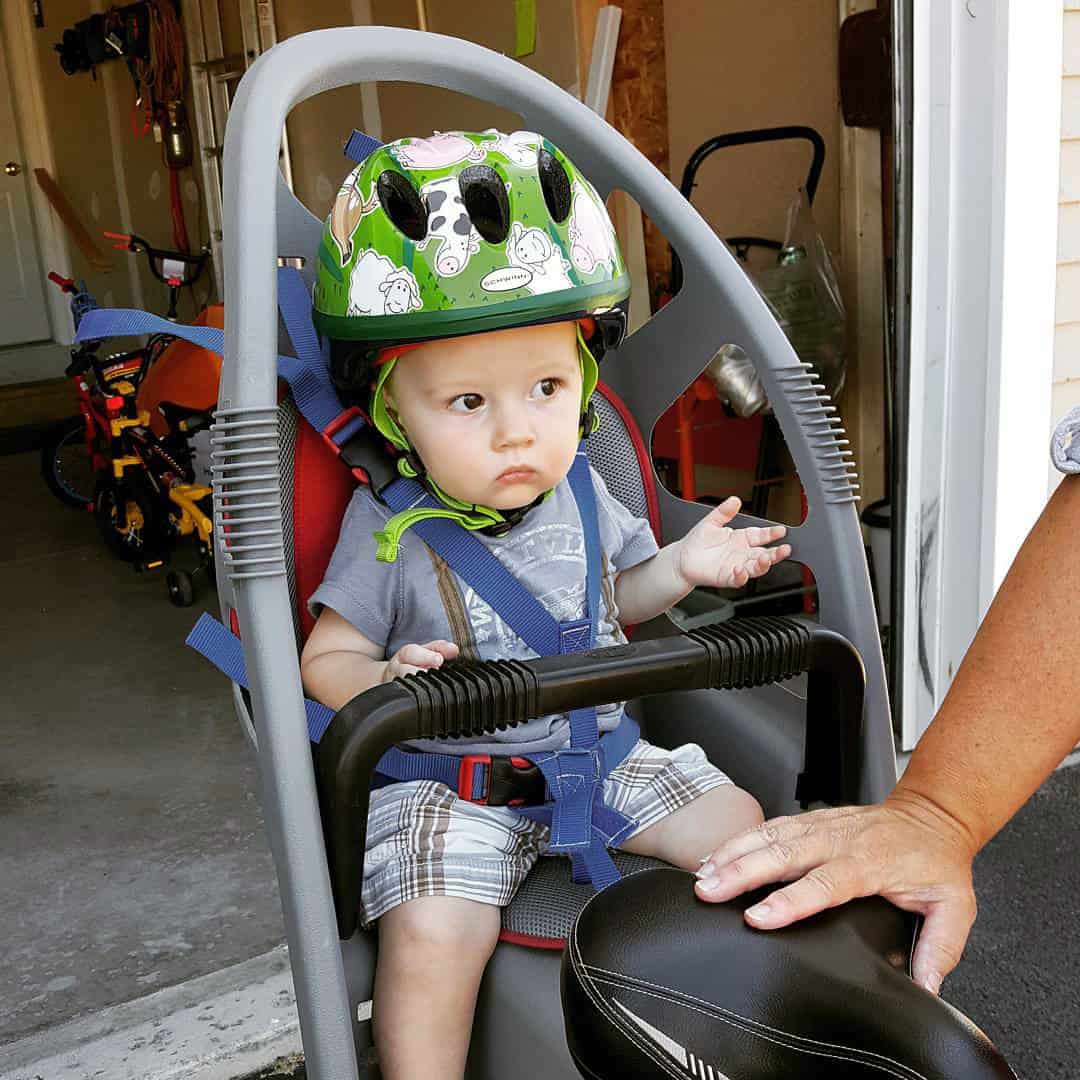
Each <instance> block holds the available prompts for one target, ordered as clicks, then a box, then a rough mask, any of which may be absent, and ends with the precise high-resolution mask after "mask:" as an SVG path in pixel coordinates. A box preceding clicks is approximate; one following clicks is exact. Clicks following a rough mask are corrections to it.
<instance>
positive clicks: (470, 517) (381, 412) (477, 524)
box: [370, 324, 599, 562]
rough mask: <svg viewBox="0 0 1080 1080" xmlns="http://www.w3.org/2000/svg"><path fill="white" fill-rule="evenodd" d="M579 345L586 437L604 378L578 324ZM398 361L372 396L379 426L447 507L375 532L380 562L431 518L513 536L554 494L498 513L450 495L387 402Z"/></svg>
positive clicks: (403, 468) (402, 462)
mask: <svg viewBox="0 0 1080 1080" xmlns="http://www.w3.org/2000/svg"><path fill="white" fill-rule="evenodd" d="M575 331H576V333H577V343H578V360H579V362H580V364H581V425H580V428H579V435H580V437H582V438H584V437H586V436H588V435H591V434H592V432H593V431H595V430H596V428H597V426H598V422H599V418H598V417H597V415H596V412H595V410H594V408H593V406H592V395H593V391H594V390H595V389H596V383H597V380H598V378H599V369H598V366H597V363H596V358H595V357H594V356H593V354H592V352H591V351H590V349H589V347H588V345H586V343H585V339H584V337H583V336H582V333H581V326H580V324H579V325H577V326H575ZM397 361H398V357H397V356H396V355H395V356H391V357H390V358H389V359H388V360H386V362H385V363H383V364H382V366H381V367H380V369H379V375H378V378H377V379H376V380H375V387H374V389H373V390H372V392H371V409H370V412H371V420H372V423H373V424H374V425H375V427H376V428H377V429H378V430H379V431H380V432H381V433H382V435H383V436H384V437H385V438H386V439H387V440H388V441H389V442H390V443H391V444H392V445H393V446H394V448H395V449H396V450H397V451H398V458H397V470H398V472H399V473H400V474H401V475H402V476H404V477H407V478H409V479H414V480H416V481H418V482H419V483H420V484H422V485H423V486H424V487H425V488H426V489H427V491H429V492H430V493H431V494H432V495H433V496H434V497H435V498H436V499H437V500H438V501H439V502H440V503H442V507H423V506H418V507H413V508H412V509H409V510H404V511H402V512H401V513H398V514H395V515H394V516H393V517H392V518H390V520H389V521H388V522H387V523H386V527H385V528H384V529H381V530H380V531H378V532H376V533H375V539H376V541H377V544H378V547H377V548H376V551H375V558H376V559H378V560H379V561H380V562H394V561H395V560H396V559H397V552H398V546H399V545H400V543H401V536H402V534H403V533H404V532H405V530H406V529H408V528H410V527H411V526H412V525H415V524H416V523H417V522H418V521H423V520H425V519H426V518H437V517H441V518H450V519H451V520H454V521H457V522H458V523H459V524H460V525H461V526H462V527H463V528H466V529H469V530H470V531H471V532H482V533H486V534H488V535H489V536H502V535H503V534H504V533H506V532H509V531H510V529H512V528H513V527H514V526H515V525H517V524H518V522H520V521H521V520H522V518H524V517H525V515H526V514H527V513H528V512H529V511H530V510H532V509H533V507H534V506H539V505H540V503H542V502H543V501H544V500H545V499H547V498H548V497H549V496H550V495H551V489H549V490H548V491H544V492H541V493H540V494H539V495H538V496H537V497H536V498H535V499H533V501H532V502H531V503H529V504H528V505H527V506H519V507H516V508H514V509H507V510H497V509H496V508H495V507H492V506H480V505H478V504H476V503H467V502H463V501H462V500H461V499H455V498H454V497H453V496H452V495H448V494H447V493H446V492H445V491H443V490H442V488H440V487H439V485H438V484H436V483H435V481H434V480H433V479H432V478H431V476H430V474H429V473H428V471H427V469H426V468H425V467H424V463H423V462H422V461H421V460H420V456H419V455H418V454H417V453H416V451H415V450H414V449H413V447H412V445H411V444H410V442H409V439H408V436H407V435H406V434H405V432H404V430H403V429H402V428H401V426H400V425H399V424H398V422H397V418H396V417H395V416H394V414H393V413H392V412H391V410H390V408H389V406H388V405H387V403H386V393H385V388H386V383H387V380H388V379H389V378H390V375H391V374H392V372H393V370H394V365H395V364H396V363H397Z"/></svg>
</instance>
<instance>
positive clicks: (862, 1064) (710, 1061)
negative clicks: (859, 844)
mask: <svg viewBox="0 0 1080 1080" xmlns="http://www.w3.org/2000/svg"><path fill="white" fill-rule="evenodd" d="M765 893H766V890H758V891H757V892H756V893H750V894H746V895H745V896H741V897H739V898H738V899H736V900H734V901H731V902H730V903H726V904H706V903H704V902H702V901H700V900H698V899H696V897H695V896H694V894H693V878H692V877H691V875H690V874H687V873H686V872H685V871H682V870H674V869H662V870H646V871H643V872H641V873H638V874H634V875H632V876H630V877H626V878H623V879H622V881H619V882H617V883H616V884H615V885H612V886H611V887H610V888H608V889H606V890H605V891H603V892H601V893H598V894H597V895H596V896H595V897H594V898H593V899H592V900H590V901H589V903H588V904H587V905H586V907H585V908H584V910H583V911H582V912H581V915H580V916H579V917H578V920H577V922H576V924H575V926H574V929H573V932H572V933H571V936H570V938H569V940H568V941H567V948H566V953H565V955H564V957H563V967H562V997H563V1013H564V1017H565V1021H566V1036H567V1042H568V1044H569V1047H570V1053H571V1056H572V1057H573V1059H574V1063H575V1065H577V1067H578V1070H579V1071H580V1072H581V1074H582V1076H585V1077H588V1078H589V1080H608V1078H614V1077H619V1078H620V1080H636V1078H639V1077H642V1078H644V1077H663V1076H674V1077H682V1076H687V1077H696V1078H699V1080H780V1078H783V1080H794V1078H798V1080H825V1078H828V1080H889V1078H897V1080H931V1078H933V1080H1016V1078H1015V1074H1014V1073H1013V1071H1012V1069H1010V1068H1009V1066H1008V1064H1006V1062H1005V1059H1004V1058H1003V1057H1002V1056H1001V1054H999V1053H998V1051H997V1050H996V1049H995V1048H994V1046H993V1044H992V1043H991V1042H990V1040H989V1039H987V1037H986V1036H985V1035H984V1034H983V1033H982V1032H981V1031H980V1030H979V1029H978V1028H977V1027H976V1026H975V1025H974V1024H972V1023H971V1021H970V1020H968V1019H967V1017H965V1016H964V1015H963V1014H961V1013H960V1012H958V1011H957V1010H956V1009H954V1008H953V1007H952V1006H951V1005H949V1004H948V1003H946V1002H944V1001H942V1000H941V999H940V998H938V997H935V996H934V995H933V994H930V993H929V992H927V991H925V990H923V989H922V988H921V987H919V986H918V985H916V984H915V983H914V982H912V980H911V978H910V977H909V974H908V969H909V963H910V958H911V951H912V946H913V945H914V942H915V937H916V931H917V919H916V918H915V917H914V916H911V915H908V914H907V913H905V912H902V911H900V910H899V909H898V908H895V907H893V906H892V905H891V904H889V903H887V902H886V901H884V900H881V899H879V898H877V897H873V898H870V899H866V900H858V901H855V902H853V903H850V904H848V905H846V906H844V907H841V908H836V909H834V910H832V911H828V912H824V913H822V914H821V915H818V916H815V917H814V918H811V919H807V920H805V921H803V922H801V923H796V924H795V925H793V926H791V927H788V928H787V929H784V930H773V931H768V932H766V931H756V930H752V929H751V928H750V927H748V926H747V925H746V924H745V923H744V921H743V911H744V910H745V909H746V908H748V907H750V906H751V905H752V904H753V903H754V902H755V901H756V900H759V899H761V898H762V897H763V896H764V895H765Z"/></svg>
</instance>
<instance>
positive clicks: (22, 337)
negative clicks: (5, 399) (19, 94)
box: [0, 38, 51, 346]
mask: <svg viewBox="0 0 1080 1080" xmlns="http://www.w3.org/2000/svg"><path fill="white" fill-rule="evenodd" d="M29 180H30V177H29V176H28V172H27V169H26V167H25V162H24V161H23V157H22V151H21V149H20V147H19V138H18V132H17V131H16V128H15V113H14V112H13V110H12V107H11V81H10V74H9V72H8V67H7V62H6V60H5V58H4V44H3V38H0V346H4V345H20V344H22V343H23V342H28V341H48V340H49V339H50V337H51V332H50V329H49V316H48V313H47V311H46V307H45V274H44V271H43V270H42V268H41V261H40V259H39V258H38V251H37V241H36V239H35V237H34V227H33V222H32V221H31V218H30V198H29V195H28V192H27V187H26V185H27V183H28V182H29Z"/></svg>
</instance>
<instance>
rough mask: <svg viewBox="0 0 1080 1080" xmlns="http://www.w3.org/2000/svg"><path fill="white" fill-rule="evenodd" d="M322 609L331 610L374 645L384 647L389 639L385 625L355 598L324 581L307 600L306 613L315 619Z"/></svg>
mask: <svg viewBox="0 0 1080 1080" xmlns="http://www.w3.org/2000/svg"><path fill="white" fill-rule="evenodd" d="M324 607H328V608H333V609H334V611H336V612H337V613H338V614H339V615H340V616H341V617H342V618H343V619H345V620H346V622H350V623H352V625H353V626H355V627H356V629H357V630H359V631H360V633H361V634H363V635H364V637H366V638H367V639H368V640H369V641H371V642H374V644H376V645H382V646H384V647H385V645H386V642H387V639H388V637H389V631H388V629H387V627H386V625H385V624H384V623H383V622H381V621H380V620H379V619H377V618H376V617H375V616H374V615H373V614H372V613H371V612H370V611H369V610H368V609H367V608H366V607H365V606H364V605H363V604H361V603H360V602H359V601H358V600H357V599H356V597H354V596H350V595H349V593H347V592H346V591H345V590H344V589H342V588H340V587H339V586H338V585H335V584H333V583H331V582H327V581H324V582H323V583H322V584H321V585H320V586H319V587H318V588H317V589H316V590H315V591H314V592H313V593H312V594H311V596H310V598H309V599H308V611H310V612H311V614H312V615H313V616H314V617H315V618H316V619H317V618H318V617H319V614H320V612H321V611H322V609H323V608H324Z"/></svg>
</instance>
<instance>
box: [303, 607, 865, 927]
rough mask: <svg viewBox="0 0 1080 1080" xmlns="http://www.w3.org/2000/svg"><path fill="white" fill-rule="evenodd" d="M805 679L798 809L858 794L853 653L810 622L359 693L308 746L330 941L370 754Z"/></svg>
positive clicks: (351, 894) (359, 840)
mask: <svg viewBox="0 0 1080 1080" xmlns="http://www.w3.org/2000/svg"><path fill="white" fill-rule="evenodd" d="M803 671H807V672H809V682H808V689H807V728H806V732H807V733H806V759H805V771H804V772H803V773H802V775H800V777H799V781H798V785H797V788H796V795H797V797H798V798H799V799H800V800H801V801H802V802H803V804H804V805H806V803H807V802H809V801H811V800H815V799H821V800H824V801H827V802H832V803H841V802H854V801H856V799H857V797H858V777H859V771H860V770H859V760H858V757H859V753H860V747H861V728H862V698H863V687H864V684H865V674H864V671H863V666H862V660H861V659H860V657H859V654H858V652H857V651H856V650H855V648H854V646H853V645H851V643H850V642H848V641H847V639H845V638H843V637H842V636H841V635H839V634H836V633H834V632H833V631H831V630H827V629H824V628H823V627H820V626H817V625H816V624H813V623H804V622H800V621H797V620H794V619H786V618H751V619H739V620H736V621H733V622H729V623H723V624H721V625H718V626H714V627H705V628H702V629H698V630H693V631H691V632H690V633H688V634H678V635H675V636H673V637H664V638H657V639H654V640H650V641H643V642H640V643H634V644H630V645H616V646H613V647H611V648H606V649H593V650H591V651H589V652H581V653H570V654H567V655H564V656H547V657H542V658H540V659H537V660H530V661H527V662H519V661H516V660H495V661H490V662H486V663H476V662H456V663H450V664H446V665H445V666H444V667H443V668H441V669H440V670H438V671H432V672H425V673H423V674H420V675H409V676H407V677H406V678H404V679H396V680H394V682H392V683H389V684H386V685H382V686H376V687H373V688H372V689H370V690H368V691H366V692H365V693H363V694H359V695H358V696H357V697H355V698H353V700H352V701H350V702H349V703H348V704H347V705H345V706H344V707H343V708H342V709H341V710H339V711H338V713H337V715H336V716H335V717H334V719H333V721H332V722H331V724H330V726H329V728H328V729H327V731H326V734H325V735H324V736H323V738H322V741H321V742H320V743H319V744H318V746H317V747H315V750H314V755H315V774H316V780H317V783H318V788H319V803H320V807H321V811H322V820H323V832H324V837H325V841H326V850H327V859H328V863H329V868H330V881H331V885H332V887H333V893H334V904H335V907H336V909H337V921H338V931H339V933H340V934H341V936H342V938H347V937H350V936H351V935H352V934H353V933H354V931H355V930H356V921H357V918H356V916H357V903H358V898H359V896H360V883H361V880H362V873H363V853H364V847H365V841H366V832H367V815H368V804H369V799H370V786H371V782H372V777H373V776H374V773H375V767H376V765H377V764H378V762H379V759H380V758H381V757H382V755H383V754H384V753H385V752H386V751H387V750H388V749H389V748H390V747H392V746H394V745H395V744H397V743H401V742H404V741H406V740H409V739H416V738H455V737H468V738H476V737H478V736H481V735H484V734H491V733H493V732H495V731H498V730H505V729H506V728H507V727H513V726H516V725H517V724H520V723H523V722H524V721H526V720H531V719H533V718H535V717H540V716H548V715H550V714H552V713H559V712H567V711H569V710H570V709H579V708H585V707H588V706H594V705H605V704H607V703H608V702H611V701H625V700H628V699H630V698H637V697H647V696H649V695H652V694H661V693H669V692H672V691H679V690H701V689H707V688H714V689H737V688H744V687H750V686H761V685H764V684H765V683H772V682H780V681H783V680H785V679H789V678H792V677H793V676H795V675H797V674H799V673H801V672H803Z"/></svg>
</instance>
